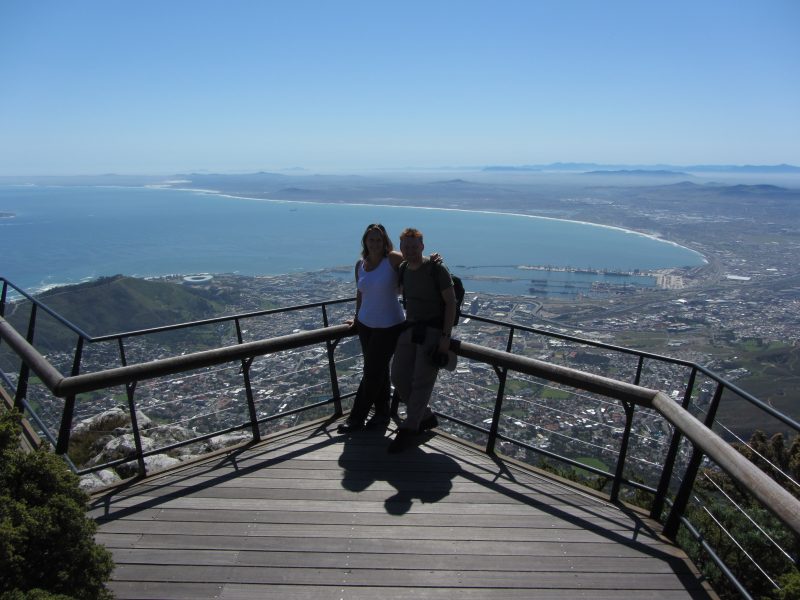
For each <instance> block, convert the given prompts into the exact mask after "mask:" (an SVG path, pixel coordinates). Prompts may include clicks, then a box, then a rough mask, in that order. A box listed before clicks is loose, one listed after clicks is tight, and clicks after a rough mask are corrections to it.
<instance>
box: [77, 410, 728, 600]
mask: <svg viewBox="0 0 800 600" xmlns="http://www.w3.org/2000/svg"><path fill="white" fill-rule="evenodd" d="M387 435H388V432H387ZM423 440H424V443H422V444H421V445H420V446H419V447H418V448H412V449H410V450H407V451H406V452H404V453H402V454H398V455H390V454H387V453H386V446H387V444H388V441H389V440H388V438H387V437H386V436H383V435H380V434H359V435H355V436H351V437H345V436H341V435H338V434H336V431H335V424H328V425H319V424H318V425H316V426H313V427H306V428H301V429H297V430H294V431H291V432H287V433H284V434H282V435H279V436H277V437H274V438H271V439H269V440H266V441H265V442H262V443H260V444H258V445H253V446H250V447H247V448H240V449H238V450H236V451H233V452H229V453H226V454H224V455H217V456H215V457H212V458H209V459H206V460H203V461H201V462H196V463H194V464H191V465H188V466H184V467H181V468H179V469H177V470H172V471H169V472H166V473H164V474H161V475H156V476H154V477H149V478H147V479H145V480H142V481H139V482H137V483H135V484H133V485H130V486H128V487H125V488H120V489H117V490H114V491H109V492H106V493H105V494H103V495H101V496H98V497H95V499H94V501H93V505H92V506H93V508H92V510H91V515H92V516H93V517H95V518H96V519H97V520H98V522H99V525H100V526H99V532H98V534H97V539H98V541H99V542H101V543H103V544H105V545H106V546H107V547H108V548H109V549H110V550H111V551H112V552H113V554H114V559H115V561H116V564H117V567H116V570H115V572H114V576H113V581H112V583H111V584H110V587H111V589H112V590H113V591H114V593H115V594H116V596H117V598H155V599H164V600H166V599H173V598H186V599H187V600H188V599H191V600H196V599H200V598H224V599H234V598H240V599H245V598H248V599H249V598H258V599H263V598H280V599H282V600H292V599H313V600H319V599H329V598H330V599H337V600H338V599H341V598H363V599H367V598H368V599H391V598H409V599H410V598H414V599H450V598H456V599H459V600H472V599H482V600H483V599H487V598H507V599H512V598H513V599H519V598H526V599H528V598H537V599H540V598H541V599H546V598H553V599H561V600H564V599H567V598H570V599H571V598H592V599H594V600H602V599H612V598H613V599H615V600H619V599H632V598H647V599H648V600H656V599H667V598H668V599H673V598H708V597H710V596H709V595H708V593H707V588H705V587H704V585H703V584H702V582H701V581H700V580H699V579H698V577H697V576H696V574H695V573H694V571H693V570H692V569H691V568H690V567H689V566H688V564H687V561H686V559H685V556H684V555H683V553H682V552H681V551H679V550H678V549H677V548H675V547H674V546H672V545H670V544H669V543H668V542H666V541H665V540H664V539H662V538H661V537H660V536H659V535H657V534H656V533H655V532H654V531H653V529H652V528H651V525H652V524H651V523H649V522H648V521H647V520H646V519H644V518H643V517H641V515H638V514H636V513H634V512H632V511H625V510H621V509H620V508H619V507H617V506H614V505H612V504H610V503H608V502H605V501H603V500H601V499H598V498H596V497H594V496H593V495H591V494H588V493H586V492H585V491H581V490H577V489H575V488H573V487H570V486H569V485H567V484H565V483H563V482H560V481H557V480H556V479H554V478H549V477H547V476H545V475H542V474H541V473H537V472H533V471H530V470H527V469H524V468H521V467H519V466H518V465H515V464H510V463H509V461H505V462H503V461H500V460H492V458H490V457H488V456H486V455H485V454H482V453H480V452H479V451H476V450H474V449H472V448H470V447H469V446H467V445H464V444H461V443H459V442H457V441H455V440H452V439H450V438H448V437H446V436H443V435H441V434H438V435H434V434H429V435H427V436H426V437H425V438H423ZM711 597H713V596H711Z"/></svg>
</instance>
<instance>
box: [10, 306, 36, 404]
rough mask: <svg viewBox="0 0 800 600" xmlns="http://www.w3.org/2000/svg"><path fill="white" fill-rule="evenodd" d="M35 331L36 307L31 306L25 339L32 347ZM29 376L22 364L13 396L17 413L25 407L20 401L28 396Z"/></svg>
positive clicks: (23, 363)
mask: <svg viewBox="0 0 800 600" xmlns="http://www.w3.org/2000/svg"><path fill="white" fill-rule="evenodd" d="M35 331H36V305H35V304H33V305H31V316H30V319H29V320H28V334H27V336H26V337H25V339H26V340H28V343H29V344H30V345H31V346H32V345H33V335H34V333H35ZM29 376H30V368H29V367H28V364H27V363H26V362H24V361H23V362H22V365H20V368H19V377H18V378H17V391H16V393H15V394H14V408H16V409H17V410H18V411H19V412H23V411H24V410H25V405H24V404H23V403H22V401H23V400H24V399H25V397H26V396H27V395H28V377H29Z"/></svg>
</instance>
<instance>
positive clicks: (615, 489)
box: [610, 400, 634, 502]
mask: <svg viewBox="0 0 800 600" xmlns="http://www.w3.org/2000/svg"><path fill="white" fill-rule="evenodd" d="M622 407H623V408H624V409H625V432H624V433H623V434H622V442H621V443H620V447H619V456H617V468H616V470H615V471H614V483H613V484H612V485H611V495H610V499H611V502H616V501H617V500H618V499H619V488H620V485H621V484H622V475H623V471H624V469H625V459H626V458H627V456H628V443H629V442H630V439H631V428H632V425H633V409H634V404H633V403H632V402H625V401H624V400H623V401H622Z"/></svg>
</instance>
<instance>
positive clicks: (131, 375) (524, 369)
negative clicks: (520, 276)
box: [0, 317, 800, 535]
mask: <svg viewBox="0 0 800 600" xmlns="http://www.w3.org/2000/svg"><path fill="white" fill-rule="evenodd" d="M353 334H354V330H353V329H352V327H350V326H349V325H336V326H332V327H323V328H321V329H314V330H311V331H305V332H301V333H295V334H290V335H286V336H281V337H277V338H270V339H267V340H260V341H257V342H249V343H246V344H238V345H235V346H226V347H223V348H218V349H214V350H205V351H200V352H194V353H191V354H186V355H182V356H177V357H170V358H165V359H160V360H154V361H149V362H145V363H138V364H134V365H129V366H126V367H119V368H115V369H108V370H105V371H99V372H96V373H89V374H84V375H74V376H69V377H64V376H63V375H61V374H60V373H58V371H57V370H56V369H55V368H54V367H53V366H52V365H50V363H49V362H48V361H47V359H46V358H45V357H43V356H42V355H41V354H39V352H38V351H37V350H36V349H35V348H34V347H33V346H31V345H30V344H29V343H28V342H27V340H25V338H23V337H22V336H21V335H19V333H17V332H16V331H15V330H14V329H13V328H12V327H11V326H10V325H9V324H8V322H7V321H5V319H3V318H2V317H0V337H2V339H3V340H5V341H6V342H7V343H9V344H10V345H11V347H12V348H13V349H14V350H15V352H17V353H18V354H19V356H20V357H21V358H22V360H23V361H24V362H25V363H26V364H28V366H29V367H30V368H31V370H33V371H34V373H36V374H37V375H39V377H40V378H41V379H42V382H43V383H44V384H45V385H46V386H47V387H48V388H49V389H50V391H51V392H52V393H53V394H54V395H56V396H59V397H65V396H72V395H74V394H77V393H81V392H86V391H91V390H97V389H102V388H106V387H111V386H115V385H120V384H124V383H133V382H136V381H141V380H143V379H151V378H154V377H159V376H162V375H168V374H173V373H178V372H182V371H186V370H191V369H196V368H201V367H207V366H211V365H215V364H222V363H225V362H230V361H234V360H242V359H246V358H251V357H254V356H260V355H264V354H269V353H273V352H279V351H282V350H289V349H293V348H298V347H302V346H306V345H310V344H315V343H320V342H330V341H333V340H336V339H339V338H342V337H345V336H348V335H353ZM451 349H452V350H453V351H454V352H455V353H456V354H458V355H460V356H463V357H464V358H469V359H473V360H478V361H480V362H484V363H488V364H490V365H493V366H495V367H503V368H507V369H511V370H513V371H517V372H520V373H525V374H528V375H533V376H536V377H542V378H545V379H548V380H550V381H556V382H559V383H563V384H565V385H569V386H571V387H574V388H577V389H581V390H585V391H589V392H595V393H599V394H602V395H604V396H608V397H611V398H616V399H619V400H623V401H626V402H633V403H635V404H638V405H640V406H645V407H649V408H653V409H655V410H657V411H658V412H659V413H661V414H662V415H663V416H664V417H665V418H666V419H667V420H668V421H669V422H670V423H672V424H673V425H674V426H675V427H676V428H677V429H678V430H680V431H681V432H682V433H683V434H684V435H685V436H686V437H687V438H689V439H690V440H691V441H692V442H693V443H694V444H695V445H696V446H697V447H699V448H701V449H702V450H703V451H704V452H705V453H706V454H707V455H708V456H709V457H710V458H711V459H712V460H714V461H715V462H716V463H717V464H718V465H719V466H720V468H721V469H722V470H723V471H725V472H726V473H727V474H728V475H729V476H730V477H732V478H733V479H734V480H735V481H737V482H738V483H740V484H741V485H743V486H744V487H745V488H747V489H748V490H750V491H751V492H752V493H753V495H755V496H756V497H757V498H758V499H759V500H760V501H761V502H762V503H763V504H764V506H766V507H767V508H769V509H770V510H771V511H772V512H773V513H774V514H775V515H776V516H777V517H778V518H779V519H780V520H781V521H783V522H784V523H785V524H786V525H787V526H788V527H790V528H791V529H792V530H793V531H794V532H795V534H796V535H800V501H798V500H797V499H796V498H795V497H794V496H792V495H791V494H789V492H787V491H786V490H784V489H783V488H782V487H780V486H779V485H778V484H777V483H776V482H775V481H773V480H772V479H771V478H770V477H769V476H767V475H766V474H765V473H763V472H762V471H760V470H759V469H758V468H757V467H756V466H755V465H753V464H752V463H750V462H749V461H748V460H747V459H746V458H744V457H743V456H742V455H741V454H739V453H738V452H737V451H736V450H734V449H733V448H732V447H731V446H730V445H728V444H727V443H726V442H725V441H724V440H723V439H722V438H720V437H719V436H718V435H717V434H716V433H714V432H713V431H712V430H711V429H709V428H708V427H706V426H705V425H704V424H703V423H701V422H700V421H698V420H697V419H696V418H694V417H693V416H692V415H691V414H690V413H689V412H688V411H687V410H685V409H684V408H683V407H681V406H680V405H679V404H678V403H677V402H674V401H673V400H671V399H670V398H669V397H668V396H666V395H665V394H664V393H663V392H659V391H657V390H652V389H649V388H645V387H642V386H639V385H634V384H631V383H626V382H622V381H618V380H615V379H611V378H608V377H603V376H600V375H595V374H592V373H586V372H583V371H579V370H577V369H573V368H571V367H564V366H560V365H554V364H552V363H548V362H545V361H541V360H537V359H533V358H527V357H522V356H518V355H515V354H512V353H510V352H504V351H502V350H494V349H491V348H486V347H484V346H480V345H478V344H471V343H468V342H463V341H459V340H452V341H451Z"/></svg>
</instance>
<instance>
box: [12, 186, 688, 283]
mask: <svg viewBox="0 0 800 600" xmlns="http://www.w3.org/2000/svg"><path fill="white" fill-rule="evenodd" d="M378 222H379V223H383V224H384V225H385V226H386V228H387V230H388V231H389V233H390V235H391V236H392V240H393V242H394V243H395V245H396V246H398V245H399V243H398V235H399V233H400V231H402V229H403V228H405V227H416V228H418V229H420V230H421V231H422V232H423V233H424V234H425V246H426V249H425V251H426V253H429V252H434V251H435V252H439V253H441V254H442V255H443V256H444V258H445V261H446V263H447V265H448V266H449V267H450V268H451V270H452V271H453V272H455V273H458V274H459V275H461V276H462V277H463V278H464V282H465V287H466V288H467V290H468V291H482V292H491V293H503V294H517V295H526V294H537V293H538V294H540V295H545V294H547V293H548V289H549V290H550V293H567V294H569V293H571V292H570V291H569V290H570V289H571V288H576V289H582V288H584V287H586V286H587V285H589V284H590V283H591V281H596V280H598V279H602V278H603V277H608V278H610V279H609V280H610V281H613V282H614V283H617V284H619V283H632V284H635V285H653V284H654V283H653V278H652V277H645V276H637V275H623V276H620V275H599V274H597V273H585V272H580V271H583V270H595V271H598V270H609V271H617V272H631V271H634V270H643V271H650V270H655V269H663V268H669V267H680V266H697V265H701V264H703V263H704V259H703V257H702V256H701V255H700V254H698V253H696V252H694V251H692V250H689V249H687V248H684V247H681V246H678V245H676V244H672V243H669V242H665V241H662V240H657V239H654V238H652V237H648V236H645V235H641V234H638V233H634V232H630V231H625V230H622V229H617V228H611V227H603V226H597V225H591V224H586V223H577V222H573V221H564V220H556V219H547V218H541V217H530V216H525V215H513V214H508V213H499V212H477V211H456V210H447V209H426V208H411V207H392V206H365V205H353V204H326V203H305V202H304V203H298V202H285V201H275V200H257V199H244V198H232V197H229V196H224V195H221V194H213V193H203V192H197V191H186V190H176V189H165V188H123V187H39V186H0V276H4V277H6V278H7V279H9V280H10V281H12V282H13V283H15V284H17V285H19V286H20V287H22V288H23V289H26V290H28V291H30V292H35V291H38V290H41V289H45V288H47V287H51V286H53V285H60V284H69V283H78V282H81V281H85V280H88V279H93V278H96V277H99V276H104V275H115V274H124V275H130V276H137V277H154V276H160V275H169V274H185V275H190V274H199V273H239V274H242V275H278V274H285V273H294V272H303V271H317V270H322V269H336V268H340V269H339V273H340V274H341V277H344V278H349V279H352V266H353V264H354V263H355V261H356V259H357V258H358V255H359V252H360V249H361V248H360V240H361V235H362V233H363V231H364V228H365V226H366V225H367V224H369V223H378ZM531 265H538V266H550V267H555V268H556V269H554V270H550V271H547V270H529V269H525V268H524V267H528V266H531ZM564 267H569V269H563V268H564ZM559 268H560V269H559ZM554 281H558V282H559V283H558V285H553V282H554ZM559 290H560V291H559ZM565 290H566V291H565Z"/></svg>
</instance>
